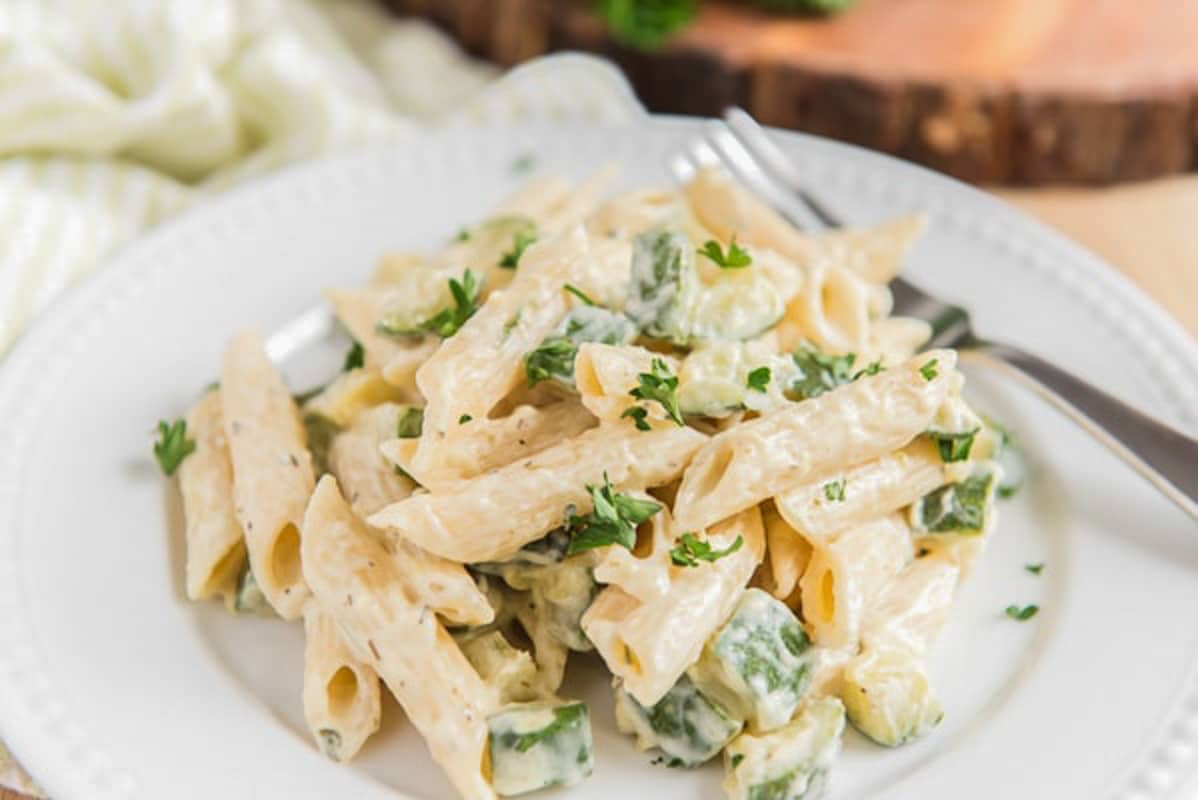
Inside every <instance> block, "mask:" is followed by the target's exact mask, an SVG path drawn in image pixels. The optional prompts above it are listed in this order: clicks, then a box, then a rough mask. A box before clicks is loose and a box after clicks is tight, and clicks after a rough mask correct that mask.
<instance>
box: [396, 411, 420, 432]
mask: <svg viewBox="0 0 1198 800" xmlns="http://www.w3.org/2000/svg"><path fill="white" fill-rule="evenodd" d="M423 428H424V409H423V408H419V407H417V406H408V407H407V408H405V409H404V410H403V411H401V412H399V419H398V420H397V421H396V423H395V435H396V436H398V437H399V438H400V439H419V438H420V432H421V430H422V429H423Z"/></svg>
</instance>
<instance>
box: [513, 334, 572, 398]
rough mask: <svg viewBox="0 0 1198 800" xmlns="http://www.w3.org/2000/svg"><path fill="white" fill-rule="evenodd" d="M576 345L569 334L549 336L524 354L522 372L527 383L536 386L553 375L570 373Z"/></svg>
mask: <svg viewBox="0 0 1198 800" xmlns="http://www.w3.org/2000/svg"><path fill="white" fill-rule="evenodd" d="M577 353H578V345H577V344H575V343H574V340H573V339H571V338H570V337H569V336H550V337H548V338H547V339H545V341H543V342H541V344H540V345H538V346H537V349H535V350H530V351H529V352H528V353H526V354H525V355H524V374H525V375H527V376H528V385H529V386H536V385H537V384H538V383H540V382H541V381H547V380H549V379H550V378H552V377H553V376H554V375H572V374H573V373H574V356H575V355H576V354H577Z"/></svg>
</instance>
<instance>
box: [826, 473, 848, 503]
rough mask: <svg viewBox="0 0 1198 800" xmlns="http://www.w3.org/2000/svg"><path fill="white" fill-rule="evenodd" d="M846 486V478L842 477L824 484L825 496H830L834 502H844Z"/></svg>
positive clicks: (829, 498) (830, 499)
mask: <svg viewBox="0 0 1198 800" xmlns="http://www.w3.org/2000/svg"><path fill="white" fill-rule="evenodd" d="M844 487H845V480H844V478H841V479H840V480H838V481H831V482H829V483H825V484H824V497H826V498H828V500H829V501H831V502H833V503H842V502H844Z"/></svg>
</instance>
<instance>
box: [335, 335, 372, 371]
mask: <svg viewBox="0 0 1198 800" xmlns="http://www.w3.org/2000/svg"><path fill="white" fill-rule="evenodd" d="M364 366H366V350H365V349H364V348H363V347H362V343H361V342H359V341H358V340H357V339H354V343H353V345H351V346H350V348H349V352H348V353H346V354H345V363H344V364H342V365H341V371H342V372H349V371H350V370H351V369H361V368H362V367H364Z"/></svg>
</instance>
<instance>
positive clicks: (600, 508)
mask: <svg viewBox="0 0 1198 800" xmlns="http://www.w3.org/2000/svg"><path fill="white" fill-rule="evenodd" d="M587 493H588V494H590V496H591V503H592V505H593V509H592V510H591V513H589V514H584V515H582V516H579V515H577V514H575V513H574V510H573V507H571V508H570V509H569V511H568V513H567V514H566V530H567V531H568V532H569V534H570V548H569V551H568V552H569V553H570V554H571V555H573V554H574V553H581V552H582V551H584V550H593V549H594V548H596V547H606V546H608V545H611V544H618V545H622V546H623V547H627V548H628V549H629V550H631V549H632V548H633V547H635V546H636V526H637V525H640V524H641V523H642V522H644V521H645V520H647V519H649V518H650V517H652V516H653V515H654V514H656V513H657V512H658V511H661V505H660V504H659V503H655V502H653V501H652V500H640V499H638V498H635V497H631V496H629V495H626V494H621V493H619V492H616V491H615V490H614V489H613V488H612V485H611V482H610V481H609V480H608V479H607V473H606V472H605V473H603V485H602V486H593V485H591V484H589V483H588V484H587Z"/></svg>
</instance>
